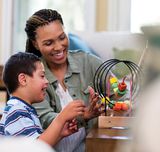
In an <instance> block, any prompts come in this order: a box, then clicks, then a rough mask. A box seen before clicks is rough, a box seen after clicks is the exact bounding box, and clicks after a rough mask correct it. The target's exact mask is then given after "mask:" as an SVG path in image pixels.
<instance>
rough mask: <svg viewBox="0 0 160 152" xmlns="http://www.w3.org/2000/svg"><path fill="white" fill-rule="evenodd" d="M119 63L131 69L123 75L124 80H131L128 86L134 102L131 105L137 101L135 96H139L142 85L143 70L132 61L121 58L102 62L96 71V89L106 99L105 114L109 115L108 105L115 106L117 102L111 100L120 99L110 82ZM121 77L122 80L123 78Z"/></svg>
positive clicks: (130, 98) (131, 100)
mask: <svg viewBox="0 0 160 152" xmlns="http://www.w3.org/2000/svg"><path fill="white" fill-rule="evenodd" d="M118 64H122V68H124V66H126V67H127V69H129V74H128V75H127V76H123V81H124V79H125V80H126V81H127V80H128V82H129V83H128V85H127V86H128V90H129V101H130V102H132V103H131V105H132V104H133V101H134V102H135V97H136V96H137V94H138V93H139V91H140V88H141V87H140V86H141V84H142V80H141V74H142V71H141V69H140V68H139V66H138V65H137V64H135V63H133V62H132V61H127V60H119V59H110V60H107V61H105V62H104V63H103V64H101V65H100V66H99V68H98V69H97V71H96V73H95V76H94V81H93V83H94V89H95V91H96V92H97V93H99V95H100V97H101V99H104V100H105V101H104V104H105V105H104V106H105V115H107V109H108V105H112V106H111V107H113V106H115V104H116V103H115V102H111V100H115V101H116V100H119V98H118V97H117V96H115V95H114V94H113V93H111V92H112V91H111V83H110V79H111V77H115V76H114V73H112V71H113V69H114V68H115V66H117V65H118ZM119 79H120V80H122V78H119ZM122 96H123V95H122ZM130 110H131V106H130Z"/></svg>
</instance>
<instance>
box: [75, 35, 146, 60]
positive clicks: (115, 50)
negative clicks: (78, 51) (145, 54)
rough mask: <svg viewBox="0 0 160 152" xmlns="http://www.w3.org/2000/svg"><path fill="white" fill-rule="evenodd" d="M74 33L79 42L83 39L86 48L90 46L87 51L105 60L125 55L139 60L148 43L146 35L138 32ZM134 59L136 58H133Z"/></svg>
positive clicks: (82, 42)
mask: <svg viewBox="0 0 160 152" xmlns="http://www.w3.org/2000/svg"><path fill="white" fill-rule="evenodd" d="M72 34H73V35H75V36H77V38H79V42H80V41H81V44H82V45H85V48H87V46H88V48H87V50H86V51H87V52H92V53H94V54H96V55H98V56H99V57H101V58H102V60H103V61H105V60H107V59H111V58H119V57H120V58H121V57H123V56H124V57H125V58H126V59H127V58H128V59H129V60H131V59H132V58H135V57H138V58H136V60H138V59H139V58H140V56H141V53H142V50H143V49H144V48H145V43H146V40H145V38H144V35H143V34H138V33H128V32H92V33H89V32H74V33H72ZM77 38H76V39H77ZM79 42H78V43H79ZM85 48H84V49H85ZM82 49H83V46H82ZM126 54H127V56H126ZM135 54H137V56H136V55H135ZM133 61H135V60H134V59H133Z"/></svg>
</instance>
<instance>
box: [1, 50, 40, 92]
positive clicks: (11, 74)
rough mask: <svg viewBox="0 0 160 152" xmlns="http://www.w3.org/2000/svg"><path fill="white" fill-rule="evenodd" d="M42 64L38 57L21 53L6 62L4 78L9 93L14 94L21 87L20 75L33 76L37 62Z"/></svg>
mask: <svg viewBox="0 0 160 152" xmlns="http://www.w3.org/2000/svg"><path fill="white" fill-rule="evenodd" d="M38 61H39V62H40V59H39V57H38V56H36V55H34V54H32V53H25V52H19V53H16V54H14V55H12V56H11V57H10V58H9V59H8V61H7V62H6V64H5V66H4V69H3V73H2V78H3V81H4V84H5V85H6V88H7V90H8V92H9V93H13V92H14V91H15V90H16V89H17V88H18V86H19V82H18V75H19V74H20V73H24V74H27V75H29V76H33V72H34V71H35V70H36V64H35V63H36V62H38Z"/></svg>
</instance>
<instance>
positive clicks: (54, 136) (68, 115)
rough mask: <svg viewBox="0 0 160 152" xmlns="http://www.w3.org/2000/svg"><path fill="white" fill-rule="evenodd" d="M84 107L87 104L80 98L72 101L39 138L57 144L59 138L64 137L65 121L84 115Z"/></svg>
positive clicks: (50, 143)
mask: <svg viewBox="0 0 160 152" xmlns="http://www.w3.org/2000/svg"><path fill="white" fill-rule="evenodd" d="M84 108H85V106H84V104H83V102H82V101H80V100H77V101H74V102H70V103H69V104H68V105H67V106H66V107H65V108H64V109H63V110H62V111H61V112H60V113H59V114H58V115H57V116H56V118H55V119H54V120H53V121H52V123H51V124H50V125H49V127H48V128H47V129H46V130H45V131H44V132H43V133H42V134H41V135H40V136H39V139H41V140H43V141H45V142H46V143H48V144H49V145H55V144H56V143H57V142H58V140H59V139H60V138H62V137H63V135H62V130H63V128H64V127H65V123H66V122H67V121H71V120H73V118H76V117H77V116H80V115H83V114H84Z"/></svg>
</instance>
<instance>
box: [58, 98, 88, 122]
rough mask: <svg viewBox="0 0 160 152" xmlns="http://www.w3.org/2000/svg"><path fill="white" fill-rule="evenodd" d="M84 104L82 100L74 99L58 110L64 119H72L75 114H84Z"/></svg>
mask: <svg viewBox="0 0 160 152" xmlns="http://www.w3.org/2000/svg"><path fill="white" fill-rule="evenodd" d="M84 110H85V105H84V103H83V102H82V100H74V101H71V102H70V103H68V104H67V105H66V106H65V107H64V109H63V110H62V111H61V112H60V115H62V117H61V118H62V119H63V120H64V121H69V120H72V119H73V118H76V117H77V116H81V115H84Z"/></svg>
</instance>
